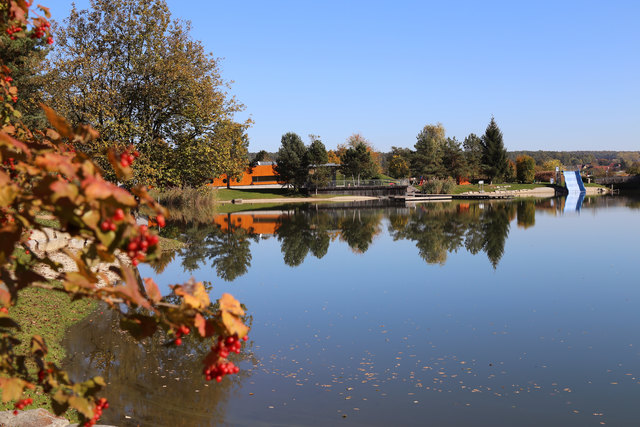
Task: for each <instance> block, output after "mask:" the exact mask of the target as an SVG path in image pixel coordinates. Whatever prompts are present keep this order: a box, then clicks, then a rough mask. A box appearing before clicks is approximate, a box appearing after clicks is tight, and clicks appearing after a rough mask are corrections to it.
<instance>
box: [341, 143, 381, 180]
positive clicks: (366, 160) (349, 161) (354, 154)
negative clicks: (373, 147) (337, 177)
mask: <svg viewBox="0 0 640 427" xmlns="http://www.w3.org/2000/svg"><path fill="white" fill-rule="evenodd" d="M340 163H341V167H340V170H341V171H342V173H343V174H344V176H350V177H352V178H353V180H354V181H356V180H357V183H358V185H359V184H360V179H368V178H373V177H374V176H375V175H376V174H377V166H376V164H375V163H374V161H373V158H372V157H371V152H370V150H368V149H367V146H366V145H365V143H364V142H358V143H356V145H355V146H354V147H349V148H347V149H346V150H345V152H344V154H343V155H342V157H341V158H340Z"/></svg>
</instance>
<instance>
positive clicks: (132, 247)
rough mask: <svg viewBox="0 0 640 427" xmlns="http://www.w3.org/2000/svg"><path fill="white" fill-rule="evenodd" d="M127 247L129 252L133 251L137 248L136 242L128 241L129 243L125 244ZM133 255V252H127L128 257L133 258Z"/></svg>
mask: <svg viewBox="0 0 640 427" xmlns="http://www.w3.org/2000/svg"><path fill="white" fill-rule="evenodd" d="M127 249H128V250H129V252H135V251H136V250H137V249H138V244H137V243H136V242H129V245H127ZM134 256H135V253H134V254H133V255H131V254H129V257H130V258H133V257H134Z"/></svg>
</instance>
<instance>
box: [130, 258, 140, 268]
mask: <svg viewBox="0 0 640 427" xmlns="http://www.w3.org/2000/svg"><path fill="white" fill-rule="evenodd" d="M131 264H133V266H134V267H136V266H137V265H138V264H140V262H139V261H138V260H137V259H135V258H134V259H133V260H131Z"/></svg>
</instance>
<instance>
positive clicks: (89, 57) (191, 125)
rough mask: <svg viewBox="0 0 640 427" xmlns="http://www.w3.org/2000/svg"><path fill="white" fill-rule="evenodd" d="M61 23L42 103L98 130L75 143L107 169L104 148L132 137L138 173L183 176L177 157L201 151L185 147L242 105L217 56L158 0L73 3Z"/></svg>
mask: <svg viewBox="0 0 640 427" xmlns="http://www.w3.org/2000/svg"><path fill="white" fill-rule="evenodd" d="M65 23H66V27H64V28H61V29H60V30H59V31H58V35H57V49H56V51H55V54H54V56H53V58H52V60H51V62H50V67H49V70H48V74H47V83H48V84H47V86H46V87H47V102H48V103H49V104H50V105H51V106H52V107H53V108H54V109H56V110H57V111H59V112H60V113H62V114H63V115H64V116H66V117H68V118H70V119H71V121H72V122H73V124H79V123H82V124H91V125H92V126H93V127H95V128H96V129H97V130H98V131H99V132H100V138H99V139H97V140H96V141H95V143H93V144H90V145H88V144H85V145H82V146H78V147H77V148H78V149H80V150H83V151H85V152H87V153H88V154H89V155H90V156H92V157H93V158H94V159H96V161H97V162H98V163H99V164H100V165H102V166H104V169H105V170H108V168H106V166H107V160H106V156H105V150H106V149H107V148H109V147H113V146H116V147H118V146H123V145H134V146H135V147H136V149H137V150H138V151H139V152H140V153H141V158H140V161H139V162H137V165H136V166H134V173H135V176H136V179H137V181H138V182H140V183H143V184H151V185H178V184H182V182H180V179H181V177H182V176H183V174H182V173H181V172H184V162H180V161H177V159H178V156H179V155H181V154H182V153H185V152H190V153H193V155H196V156H199V157H202V156H203V155H205V154H203V152H202V150H199V149H198V150H187V149H185V148H184V146H189V145H194V144H195V145H198V146H202V145H203V144H206V143H207V142H211V143H214V142H215V143H216V144H217V143H219V142H220V141H221V139H220V138H211V134H212V133H214V132H215V131H216V130H217V129H220V127H219V126H218V124H219V123H220V122H228V121H231V120H233V115H234V113H236V112H238V111H240V110H242V109H243V106H242V104H239V103H238V102H237V101H236V100H235V99H234V98H232V97H229V96H228V95H227V92H226V91H227V87H228V84H227V82H226V81H224V80H223V79H222V77H221V76H220V70H219V60H218V59H216V58H214V57H212V56H211V54H208V53H206V52H205V50H204V47H203V46H202V44H201V43H200V42H199V41H195V40H193V39H192V38H191V36H190V34H189V33H190V27H189V24H188V23H185V22H183V21H179V20H171V15H170V12H169V9H168V7H167V5H166V2H165V1H164V0H149V1H144V2H140V1H137V0H92V2H91V8H90V10H78V9H76V8H75V6H74V7H72V9H71V12H70V15H69V18H67V20H66V21H65ZM248 124H249V122H247V123H245V124H244V125H248ZM227 142H228V143H230V144H232V143H233V142H232V140H227ZM208 152H210V150H208ZM138 165H139V166H140V167H138ZM145 166H146V167H145ZM180 168H182V169H180ZM112 178H113V176H112Z"/></svg>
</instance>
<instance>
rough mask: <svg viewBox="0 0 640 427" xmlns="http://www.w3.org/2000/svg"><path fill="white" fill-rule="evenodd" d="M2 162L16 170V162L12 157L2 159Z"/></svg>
mask: <svg viewBox="0 0 640 427" xmlns="http://www.w3.org/2000/svg"><path fill="white" fill-rule="evenodd" d="M2 164H3V165H5V166H9V167H10V168H11V170H12V171H14V170H16V163H15V159H14V158H13V157H9V160H5V161H3V162H2Z"/></svg>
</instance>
